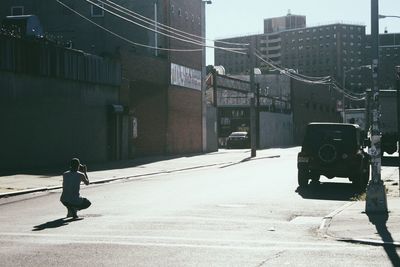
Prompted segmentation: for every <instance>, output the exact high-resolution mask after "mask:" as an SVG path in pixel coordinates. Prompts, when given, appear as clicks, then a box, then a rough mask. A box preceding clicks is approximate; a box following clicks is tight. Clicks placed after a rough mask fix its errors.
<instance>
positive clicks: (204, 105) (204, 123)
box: [200, 0, 211, 153]
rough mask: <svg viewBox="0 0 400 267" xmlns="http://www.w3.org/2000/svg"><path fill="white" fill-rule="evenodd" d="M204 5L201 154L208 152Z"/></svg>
mask: <svg viewBox="0 0 400 267" xmlns="http://www.w3.org/2000/svg"><path fill="white" fill-rule="evenodd" d="M206 4H211V1H204V0H202V1H201V10H200V12H201V14H200V16H201V36H202V37H203V40H204V41H203V42H204V45H203V48H202V50H201V128H202V130H201V136H202V140H201V143H202V150H203V153H205V152H207V151H208V144H207V142H208V140H207V134H208V133H207V99H206V90H207V85H206V75H207V74H206V42H207V41H206Z"/></svg>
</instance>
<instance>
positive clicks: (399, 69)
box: [396, 66, 400, 191]
mask: <svg viewBox="0 0 400 267" xmlns="http://www.w3.org/2000/svg"><path fill="white" fill-rule="evenodd" d="M396 92H397V94H396V96H397V153H399V154H398V157H397V158H398V162H397V163H398V164H397V165H398V168H399V191H400V66H396Z"/></svg>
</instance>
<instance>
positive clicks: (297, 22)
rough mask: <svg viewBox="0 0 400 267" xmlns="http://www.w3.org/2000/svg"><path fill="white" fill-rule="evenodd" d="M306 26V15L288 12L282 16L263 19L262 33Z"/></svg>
mask: <svg viewBox="0 0 400 267" xmlns="http://www.w3.org/2000/svg"><path fill="white" fill-rule="evenodd" d="M305 27H306V16H300V15H292V14H291V13H290V11H289V13H288V14H287V15H286V16H283V17H276V18H269V19H265V20H264V33H274V32H281V31H284V30H292V29H299V28H305Z"/></svg>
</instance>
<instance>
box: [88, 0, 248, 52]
mask: <svg viewBox="0 0 400 267" xmlns="http://www.w3.org/2000/svg"><path fill="white" fill-rule="evenodd" d="M85 1H86V2H88V3H90V4H92V5H94V6H97V7H98V8H100V9H102V10H104V11H106V12H108V13H110V14H111V15H114V16H116V17H118V18H120V19H123V20H125V21H127V22H130V23H133V24H134V25H136V26H139V27H142V28H144V29H146V30H149V31H152V32H155V33H158V34H161V35H164V36H166V37H169V38H173V39H176V40H178V41H181V42H186V43H190V44H194V45H197V46H202V47H208V48H215V49H221V50H226V51H229V52H233V53H239V54H246V53H245V52H239V51H237V50H245V49H244V48H226V47H217V46H209V45H206V44H205V43H202V42H199V41H192V40H187V39H182V38H179V37H176V36H173V35H170V34H167V33H164V32H160V31H158V30H155V29H153V28H150V27H147V26H145V25H143V24H140V23H138V22H136V21H133V20H130V19H128V18H125V17H124V16H121V15H119V14H117V13H115V12H114V11H111V10H109V9H107V8H105V7H104V6H101V5H99V4H97V3H95V2H93V1H91V0H85ZM185 38H187V37H185Z"/></svg>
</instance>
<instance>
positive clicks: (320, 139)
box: [297, 123, 370, 190]
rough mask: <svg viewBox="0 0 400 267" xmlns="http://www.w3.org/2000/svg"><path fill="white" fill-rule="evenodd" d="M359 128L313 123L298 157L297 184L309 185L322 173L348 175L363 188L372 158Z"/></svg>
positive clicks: (326, 174) (330, 175) (352, 125)
mask: <svg viewBox="0 0 400 267" xmlns="http://www.w3.org/2000/svg"><path fill="white" fill-rule="evenodd" d="M363 148H364V140H363V138H362V134H361V130H360V127H359V126H358V125H356V124H345V123H310V124H308V125H307V130H306V135H305V137H304V141H303V146H302V148H301V152H300V153H299V154H298V156H297V169H298V183H299V186H300V187H304V186H307V185H308V182H309V180H312V181H319V178H320V176H321V175H324V176H326V177H327V178H329V179H331V178H333V177H346V178H349V179H350V181H352V182H353V184H354V185H356V186H357V188H358V189H361V190H364V189H365V187H366V186H367V184H368V180H369V166H370V157H369V155H368V153H366V152H365V151H364V149H363Z"/></svg>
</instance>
